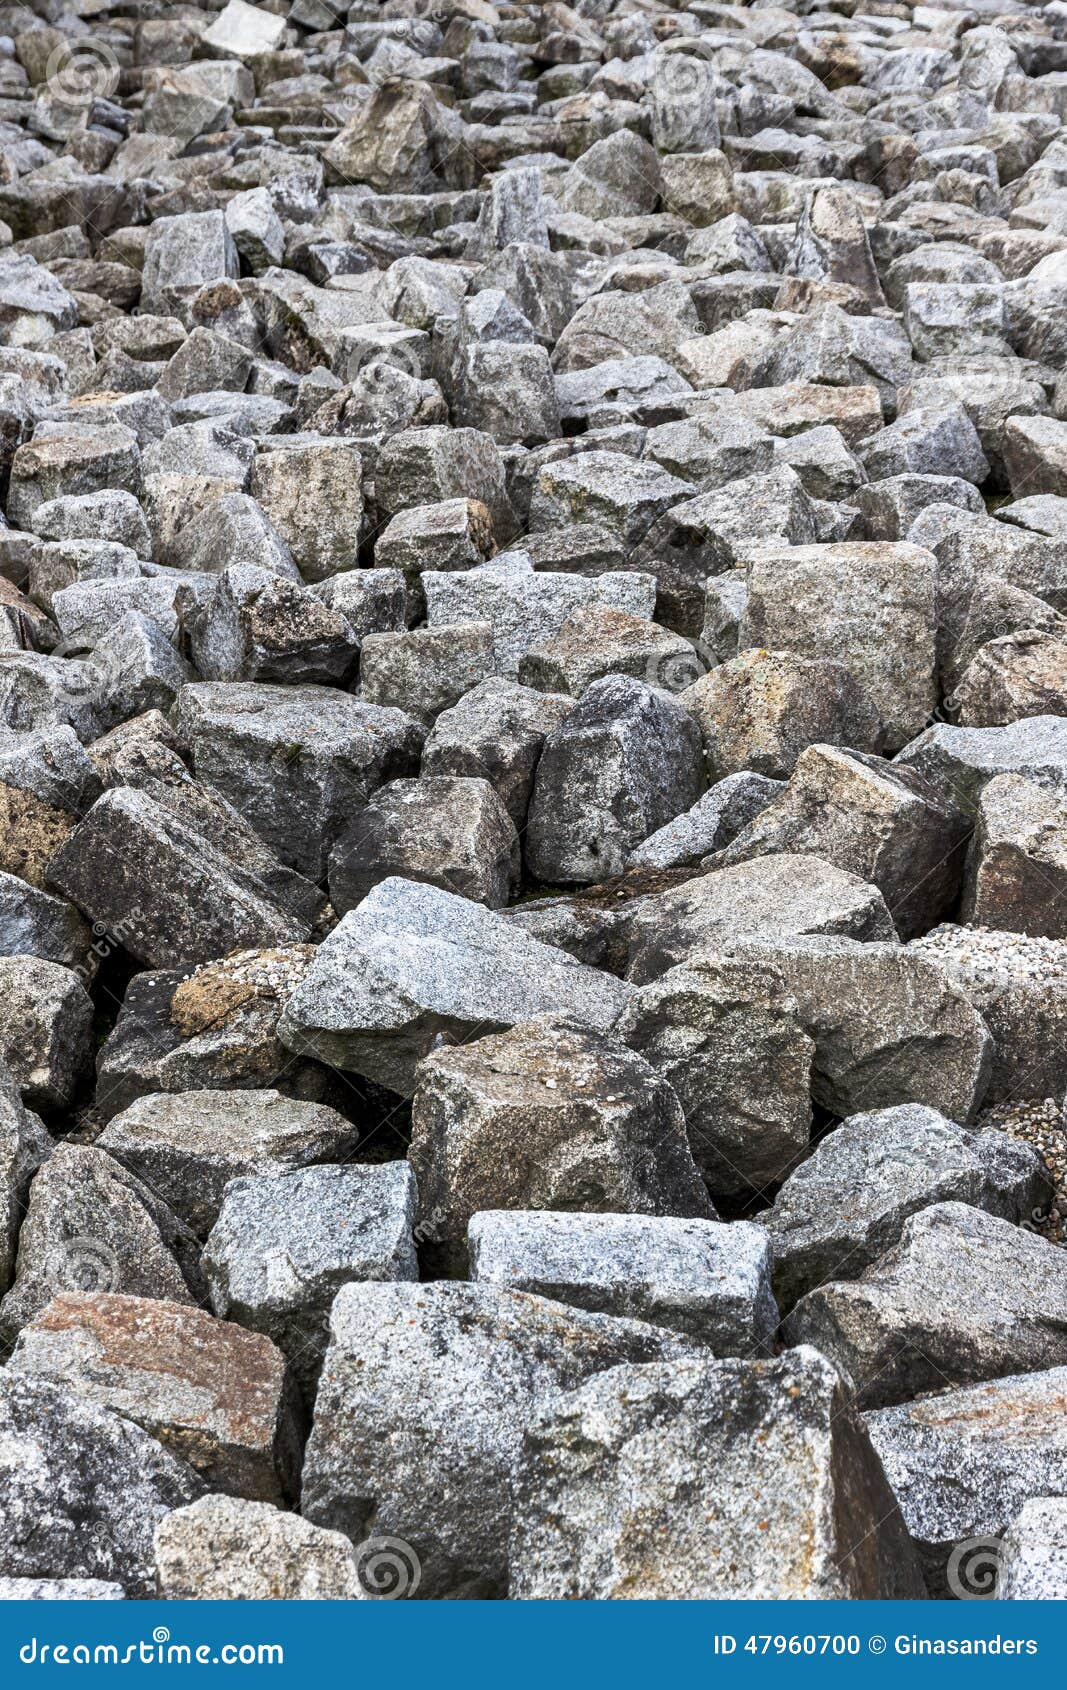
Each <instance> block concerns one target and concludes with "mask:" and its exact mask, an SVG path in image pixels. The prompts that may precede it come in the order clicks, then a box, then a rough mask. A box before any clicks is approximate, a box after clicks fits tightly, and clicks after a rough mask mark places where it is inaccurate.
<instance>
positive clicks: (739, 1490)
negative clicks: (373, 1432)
mask: <svg viewBox="0 0 1067 1690" xmlns="http://www.w3.org/2000/svg"><path fill="white" fill-rule="evenodd" d="M514 1508H515V1518H514V1526H513V1529H512V1537H511V1547H510V1566H511V1583H510V1593H511V1595H512V1596H513V1597H516V1598H518V1599H520V1600H527V1601H530V1600H540V1601H546V1600H564V1599H571V1600H573V1599H579V1600H582V1599H584V1600H592V1599H605V1598H607V1599H611V1598H620V1597H629V1598H631V1599H634V1598H636V1599H638V1600H641V1599H643V1600H655V1599H662V1598H668V1599H673V1600H685V1599H690V1600H693V1599H699V1598H703V1599H708V1598H726V1597H734V1598H736V1597H744V1598H747V1599H751V1598H753V1597H762V1598H764V1599H767V1598H772V1599H778V1600H782V1599H786V1598H794V1599H795V1598H798V1597H803V1598H807V1599H809V1600H810V1599H812V1598H822V1599H827V1598H830V1599H832V1598H837V1599H841V1598H844V1597H851V1598H872V1597H874V1598H886V1597H891V1596H894V1597H910V1598H914V1597H918V1596H922V1595H923V1588H922V1577H921V1574H920V1571H919V1565H918V1561H917V1559H916V1556H915V1553H914V1550H913V1549H912V1546H911V1543H910V1540H909V1538H908V1534H907V1531H906V1529H905V1526H904V1523H903V1520H902V1519H901V1514H900V1510H899V1509H898V1508H897V1506H896V1505H895V1503H894V1501H893V1498H892V1494H891V1492H890V1490H889V1486H888V1485H887V1484H886V1481H885V1477H884V1475H883V1473H882V1470H881V1467H880V1465H879V1463H878V1459H877V1457H876V1456H875V1454H874V1452H873V1451H872V1449H871V1446H870V1442H869V1440H868V1437H867V1434H866V1432H865V1431H864V1429H863V1425H862V1422H861V1421H860V1419H859V1417H858V1416H857V1415H856V1414H855V1412H854V1410H853V1409H852V1408H851V1406H850V1405H849V1403H848V1400H847V1397H846V1396H845V1393H844V1391H843V1390H842V1387H841V1382H840V1380H839V1379H838V1377H837V1375H836V1373H835V1372H834V1370H833V1368H832V1367H831V1366H830V1364H829V1363H828V1362H827V1361H825V1360H824V1359H823V1357H822V1356H820V1355H818V1354H817V1353H816V1352H815V1351H814V1350H812V1349H809V1348H806V1347H805V1348H803V1349H799V1350H790V1351H789V1352H788V1353H787V1354H786V1355H784V1356H779V1357H778V1358H777V1359H776V1360H774V1361H762V1362H760V1361H735V1360H729V1361H706V1360H704V1359H698V1358H695V1357H694V1358H690V1359H685V1360H679V1361H669V1362H667V1361H665V1362H659V1363H655V1364H651V1365H645V1366H619V1367H615V1368H612V1369H611V1370H610V1371H609V1372H606V1373H602V1374H600V1375H598V1376H597V1377H595V1378H593V1379H591V1380H589V1381H587V1382H586V1383H585V1384H583V1385H581V1386H580V1387H579V1388H578V1389H576V1390H573V1391H571V1392H570V1393H569V1394H567V1395H565V1396H562V1397H558V1398H556V1399H554V1400H552V1401H549V1402H547V1403H546V1404H545V1405H544V1406H543V1407H542V1408H541V1411H540V1412H539V1413H538V1414H537V1416H536V1418H534V1419H533V1420H532V1423H531V1424H530V1426H529V1428H528V1430H527V1433H526V1438H525V1443H524V1449H523V1459H522V1463H521V1465H520V1468H519V1472H518V1477H517V1482H516V1487H515V1504H514Z"/></svg>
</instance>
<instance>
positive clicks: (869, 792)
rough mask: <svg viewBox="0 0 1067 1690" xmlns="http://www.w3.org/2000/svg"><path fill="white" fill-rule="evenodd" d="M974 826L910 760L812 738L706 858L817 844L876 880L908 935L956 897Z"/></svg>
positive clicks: (817, 850)
mask: <svg viewBox="0 0 1067 1690" xmlns="http://www.w3.org/2000/svg"><path fill="white" fill-rule="evenodd" d="M967 833H968V827H967V821H966V818H965V817H964V816H963V815H962V814H961V813H960V811H959V810H957V809H955V807H954V806H953V805H952V804H951V803H949V802H948V801H947V800H946V799H945V798H943V797H942V796H941V794H940V792H939V791H938V790H937V789H936V788H935V787H932V786H927V784H926V782H925V781H923V780H922V778H921V777H920V776H917V775H914V774H912V772H911V771H910V770H909V769H907V768H904V767H898V766H897V765H895V764H893V763H887V762H885V761H883V759H882V758H880V757H865V756H863V755H862V754H861V753H859V752H856V751H846V750H842V749H840V748H839V747H837V746H832V745H812V746H809V748H808V749H807V750H806V751H804V752H802V753H801V756H800V758H799V759H798V761H797V765H796V768H795V769H794V770H793V774H792V777H791V778H790V781H789V785H788V786H787V787H786V789H785V791H784V792H781V793H779V794H778V796H777V797H776V798H773V799H772V800H771V802H770V804H768V805H767V807H766V809H764V810H762V811H761V812H760V814H759V815H758V816H756V817H755V818H754V820H753V821H751V822H749V824H748V826H747V827H745V828H742V830H741V832H740V833H739V834H737V835H736V837H735V838H734V839H733V840H732V841H731V842H730V844H729V845H728V846H727V847H726V848H725V850H723V851H720V852H719V853H718V854H717V855H716V856H715V857H714V858H712V859H711V864H709V866H712V865H714V866H715V867H724V866H725V865H726V864H729V863H739V862H747V861H750V860H751V859H752V858H753V857H765V856H775V855H778V854H779V853H780V852H782V851H791V852H808V851H810V852H811V853H812V854H813V855H814V856H817V857H821V858H822V859H823V860H824V861H825V862H829V863H834V864H836V866H837V867H838V868H843V869H848V870H849V871H850V872H851V873H852V874H858V875H860V876H862V878H863V879H864V880H868V881H870V883H871V884H872V885H873V886H877V888H878V890H879V891H880V892H881V894H882V896H883V898H884V899H885V901H886V905H887V906H888V909H889V913H890V915H891V916H892V917H893V921H894V923H895V925H896V927H897V931H898V932H899V933H900V934H901V935H902V937H904V938H906V939H907V938H910V937H911V936H912V935H913V934H914V933H918V932H922V931H923V930H924V929H925V928H927V927H929V926H930V925H931V924H932V923H933V922H935V921H936V920H937V919H938V917H939V916H940V915H942V914H943V913H944V911H945V910H946V909H947V908H948V906H949V905H950V904H952V903H953V902H954V901H955V899H956V897H957V894H958V892H959V885H960V877H961V875H962V872H963V862H964V847H965V844H966V839H967Z"/></svg>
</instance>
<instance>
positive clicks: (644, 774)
mask: <svg viewBox="0 0 1067 1690" xmlns="http://www.w3.org/2000/svg"><path fill="white" fill-rule="evenodd" d="M702 763H703V760H702V757H701V751H700V735H699V732H698V730H697V726H696V723H695V722H694V721H693V719H692V717H691V716H690V715H689V714H688V712H687V711H685V710H684V709H683V708H682V706H681V705H680V704H679V703H677V702H676V701H675V700H673V699H671V698H668V697H666V696H665V695H664V694H663V693H662V692H661V691H659V689H658V688H656V687H654V686H650V685H648V684H647V683H646V682H643V681H637V680H634V679H633V678H632V677H630V676H624V675H618V676H608V677H606V678H605V679H604V680H601V681H595V682H594V683H593V685H592V686H591V687H589V688H588V689H587V691H586V692H585V693H584V694H583V696H582V698H581V699H580V700H579V702H578V703H577V705H576V706H575V708H574V709H573V710H572V711H571V712H570V714H569V715H568V716H567V718H566V720H565V721H564V722H562V723H561V724H560V726H559V727H558V728H557V729H556V730H555V732H554V733H553V734H551V735H550V736H549V738H548V739H547V740H546V742H545V746H544V749H543V751H542V753H541V760H540V762H539V763H538V765H537V773H536V775H535V777H534V789H533V797H532V799H531V802H530V812H529V825H528V832H527V839H526V859H527V863H528V865H529V868H530V871H531V873H532V874H534V875H535V876H536V877H537V878H538V879H539V880H543V881H546V882H548V883H549V884H557V883H559V882H585V883H591V882H593V881H597V880H603V879H604V878H605V877H606V876H608V875H612V874H619V873H621V871H622V870H623V868H624V867H625V865H626V859H627V857H628V856H629V854H630V852H631V851H632V850H633V848H634V846H635V845H640V843H641V841H642V840H644V839H647V838H648V836H649V834H650V833H655V832H656V831H657V830H658V829H659V828H661V827H663V826H665V825H666V823H667V822H669V821H673V819H674V817H675V816H678V815H681V814H682V813H683V812H684V811H686V810H689V809H691V808H692V806H693V805H694V804H695V803H696V800H697V799H698V798H699V796H700V792H701V789H702V787H703V785H704V771H703V766H702Z"/></svg>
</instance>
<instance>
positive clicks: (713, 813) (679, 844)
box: [627, 771, 783, 868]
mask: <svg viewBox="0 0 1067 1690" xmlns="http://www.w3.org/2000/svg"><path fill="white" fill-rule="evenodd" d="M782 785H783V783H782V782H781V781H780V780H769V779H768V777H767V776H766V775H757V774H750V773H748V771H743V772H741V771H739V772H738V773H737V774H733V775H727V776H726V777H725V779H723V780H720V781H716V782H715V784H714V785H713V786H711V787H709V789H708V791H707V792H705V794H704V796H703V797H702V798H698V799H697V801H696V803H695V804H694V805H693V808H692V809H691V810H686V812H685V814H684V815H681V816H676V817H675V819H674V821H672V822H668V823H667V825H666V827H661V828H659V829H657V831H656V832H655V833H653V834H650V835H649V837H648V838H647V839H646V840H644V842H643V843H642V844H640V845H638V847H637V849H636V850H634V851H631V852H630V856H629V859H628V862H627V867H628V868H696V867H697V866H698V864H699V863H700V862H702V860H703V859H704V858H705V857H707V856H710V855H711V853H712V852H713V851H718V850H721V848H722V847H723V846H724V845H728V844H729V843H730V840H731V839H733V838H735V837H736V835H737V834H738V833H740V832H741V829H742V828H743V827H745V826H746V825H747V824H748V823H749V822H750V821H752V820H753V818H754V817H755V816H757V815H759V812H760V811H761V810H765V809H766V807H767V805H768V804H769V803H770V801H771V799H772V798H774V797H775V796H776V794H777V793H779V792H781V790H782Z"/></svg>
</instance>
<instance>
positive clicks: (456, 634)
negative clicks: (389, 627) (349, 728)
mask: <svg viewBox="0 0 1067 1690" xmlns="http://www.w3.org/2000/svg"><path fill="white" fill-rule="evenodd" d="M493 662H494V658H493V630H492V628H491V626H490V624H489V623H488V622H487V621H473V622H464V621H456V622H445V623H438V624H437V625H436V626H434V627H430V628H411V629H405V630H404V631H402V632H398V633H383V634H367V635H366V636H365V638H364V640H363V644H362V647H361V648H360V663H359V679H360V694H361V696H362V697H363V698H364V699H365V700H366V701H367V702H368V704H372V705H375V706H377V707H379V708H382V707H385V708H392V709H395V710H401V709H403V710H405V711H407V712H408V713H409V714H410V715H411V716H413V717H415V718H416V720H417V721H419V722H420V723H422V724H424V726H425V727H427V728H429V727H432V726H433V723H434V721H435V719H436V718H437V717H438V716H439V715H441V713H442V712H443V711H445V710H449V709H451V708H452V707H453V706H454V705H456V704H458V703H459V702H460V701H461V699H463V698H464V697H465V695H466V694H467V693H468V692H471V691H472V690H473V689H474V688H475V687H477V686H479V685H481V684H482V682H484V681H486V680H488V678H489V676H490V675H491V674H492V672H493Z"/></svg>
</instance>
